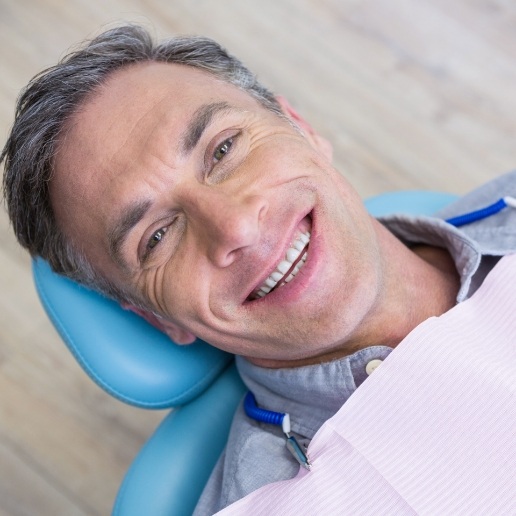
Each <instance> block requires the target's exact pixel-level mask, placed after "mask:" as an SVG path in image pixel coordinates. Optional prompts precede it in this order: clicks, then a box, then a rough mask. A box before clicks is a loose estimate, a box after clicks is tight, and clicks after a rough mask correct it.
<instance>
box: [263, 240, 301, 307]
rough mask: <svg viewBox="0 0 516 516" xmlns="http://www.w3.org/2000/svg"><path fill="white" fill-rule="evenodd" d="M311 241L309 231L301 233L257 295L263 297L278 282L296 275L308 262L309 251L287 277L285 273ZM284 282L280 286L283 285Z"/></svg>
mask: <svg viewBox="0 0 516 516" xmlns="http://www.w3.org/2000/svg"><path fill="white" fill-rule="evenodd" d="M309 242H310V233H309V232H308V231H307V232H306V233H300V234H299V236H298V237H297V238H296V240H295V241H294V242H293V243H292V246H291V247H289V249H287V252H286V253H285V259H284V260H282V261H281V262H280V263H279V264H278V265H277V266H276V270H275V271H274V272H273V273H272V274H271V275H270V276H269V277H268V278H267V279H266V280H265V282H264V284H263V285H262V286H261V287H260V289H259V290H258V291H257V292H256V295H257V296H259V297H263V296H265V295H267V294H268V293H269V292H270V291H271V290H272V289H273V288H274V287H276V285H278V283H279V282H280V281H281V280H283V281H284V282H285V283H289V282H290V281H292V280H293V279H294V277H295V275H296V274H297V273H298V272H299V270H300V269H301V267H303V265H304V264H305V262H306V258H307V256H308V253H307V252H304V253H303V256H302V257H301V260H299V261H298V263H297V264H296V266H295V267H294V269H293V270H292V271H291V273H290V274H289V275H288V277H287V278H285V277H284V276H285V274H286V273H287V272H288V271H289V270H290V268H291V267H292V264H293V263H294V262H295V261H296V260H297V259H298V258H299V256H300V255H301V253H302V251H303V250H304V249H305V247H306V244H308V243H309ZM281 285H282V284H280V285H279V286H280V287H281Z"/></svg>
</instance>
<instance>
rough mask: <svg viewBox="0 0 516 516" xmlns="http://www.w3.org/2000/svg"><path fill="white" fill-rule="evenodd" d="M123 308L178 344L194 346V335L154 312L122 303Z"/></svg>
mask: <svg viewBox="0 0 516 516" xmlns="http://www.w3.org/2000/svg"><path fill="white" fill-rule="evenodd" d="M121 306H122V308H124V309H125V310H129V311H130V312H134V313H135V314H137V315H139V316H140V317H143V318H144V319H145V320H146V321H147V322H148V323H149V324H151V325H152V326H154V327H155V328H157V329H158V330H160V331H162V332H163V333H165V334H166V335H168V336H169V337H170V338H171V339H172V340H173V341H174V342H175V343H176V344H192V342H194V341H195V340H196V338H197V337H196V336H195V335H194V334H193V333H190V332H189V331H187V330H185V329H183V328H181V327H180V326H178V325H177V324H175V323H173V322H170V321H167V320H166V319H163V318H161V317H158V316H157V315H155V314H153V313H152V312H149V311H147V310H143V309H142V308H138V307H136V306H134V305H131V304H129V303H122V304H121Z"/></svg>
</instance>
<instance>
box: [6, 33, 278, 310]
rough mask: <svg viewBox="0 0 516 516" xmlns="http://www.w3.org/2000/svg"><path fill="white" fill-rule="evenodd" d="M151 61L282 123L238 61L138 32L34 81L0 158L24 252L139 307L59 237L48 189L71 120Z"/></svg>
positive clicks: (107, 41) (192, 42)
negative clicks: (115, 78)
mask: <svg viewBox="0 0 516 516" xmlns="http://www.w3.org/2000/svg"><path fill="white" fill-rule="evenodd" d="M145 61H158V62H169V63H178V64H183V65H188V66H192V67H195V68H198V69H202V70H205V71H206V72H208V73H210V74H212V75H213V76H215V77H217V78H219V79H222V80H224V81H226V82H228V83H230V84H233V85H235V86H237V87H239V88H241V89H242V90H245V91H246V92H248V93H249V94H250V95H251V96H253V97H254V98H255V99H257V100H258V101H259V102H260V103H261V104H262V105H263V106H265V107H266V108H267V109H270V110H272V111H274V112H275V113H277V114H279V115H281V109H280V107H279V105H278V103H277V101H276V99H275V97H274V95H273V94H272V93H271V92H270V91H269V90H267V89H266V88H265V87H263V86H262V85H261V84H260V83H259V82H258V81H257V79H256V77H255V76H254V75H253V74H252V73H251V72H250V71H249V70H248V69H247V68H246V67H245V66H244V65H243V64H242V63H241V62H240V61H239V60H238V59H236V58H235V57H233V56H231V55H229V54H228V53H227V52H226V51H225V50H224V49H223V48H222V47H221V46H220V45H218V44H217V43H216V42H214V41H212V40H210V39H207V38H202V37H176V38H172V39H169V40H166V41H164V42H162V43H160V44H155V43H154V42H153V40H152V38H151V36H150V35H149V33H148V32H147V31H146V30H145V29H144V28H142V27H140V26H137V25H125V26H122V27H117V28H115V29H111V30H108V31H106V32H104V33H102V34H100V35H99V36H97V37H96V38H94V39H92V40H91V41H89V42H86V44H85V45H84V46H83V47H82V48H80V49H79V50H76V51H73V52H71V53H70V54H68V55H67V56H65V57H64V58H63V59H62V60H61V61H60V62H59V63H58V64H57V65H55V66H53V67H51V68H48V69H47V70H44V71H43V72H41V73H40V74H38V75H36V76H35V77H34V78H33V79H32V80H31V81H30V83H29V84H28V85H27V87H26V88H25V89H24V90H23V91H22V92H21V94H20V96H19V98H18V102H17V107H16V116H15V121H14V125H13V128H12V130H11V133H10V136H9V138H8V140H7V143H6V145H5V147H4V149H3V151H2V154H1V155H0V163H1V162H2V161H3V160H4V159H5V173H4V180H3V186H4V198H5V201H6V204H7V209H8V213H9V217H10V219H11V223H12V226H13V229H14V232H15V234H16V237H17V238H18V241H19V242H20V244H21V245H22V246H23V247H25V248H26V249H27V250H28V251H29V252H30V254H31V255H32V256H41V257H42V258H44V259H45V260H47V261H48V262H49V264H50V266H51V267H52V269H53V270H54V271H55V272H58V273H60V274H63V275H65V276H68V277H69V278H72V279H73V280H75V281H77V282H79V283H82V284H84V285H86V286H88V287H90V288H94V289H96V290H99V291H101V292H103V293H104V294H106V295H107V296H109V297H112V298H114V299H117V300H118V301H133V302H135V301H138V300H136V299H134V298H133V297H132V294H131V293H129V292H128V291H126V290H125V289H124V288H123V287H118V286H116V285H114V284H113V283H112V282H111V281H109V279H108V278H106V277H104V276H103V275H102V274H100V273H98V271H96V270H95V267H93V266H92V264H90V263H89V262H88V260H87V259H86V257H85V255H84V253H83V252H82V251H81V250H80V249H78V248H77V246H75V245H73V243H72V242H71V241H70V240H69V239H68V238H66V236H65V235H64V234H63V232H62V231H60V229H59V227H58V224H57V223H56V219H55V215H54V211H53V209H52V205H51V202H50V196H49V182H50V180H51V177H52V171H53V161H54V156H55V153H56V147H57V143H58V141H59V138H60V135H61V134H62V132H63V131H64V127H65V125H66V122H67V120H69V119H70V118H71V117H72V116H73V114H74V113H75V112H76V111H77V109H78V108H79V106H80V105H81V103H84V102H85V101H86V100H87V98H88V97H89V96H91V95H92V94H93V93H94V92H95V91H96V90H97V89H98V88H99V86H100V85H102V84H103V83H104V82H105V81H106V79H107V77H108V76H109V75H110V74H112V73H113V72H114V71H115V70H117V69H120V68H121V67H124V66H127V65H130V64H135V63H139V62H145Z"/></svg>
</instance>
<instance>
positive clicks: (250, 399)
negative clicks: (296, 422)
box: [244, 391, 312, 470]
mask: <svg viewBox="0 0 516 516" xmlns="http://www.w3.org/2000/svg"><path fill="white" fill-rule="evenodd" d="M244 410H245V413H246V414H247V416H248V417H250V418H251V419H254V420H256V421H260V422H262V423H268V424H271V425H278V426H281V429H282V430H283V433H284V434H285V437H286V439H287V442H286V445H287V449H288V451H289V452H290V453H291V454H292V456H293V457H294V459H296V460H297V462H299V464H301V466H303V467H304V468H306V469H308V470H310V469H311V468H312V464H311V463H310V461H309V460H308V457H307V456H306V453H305V452H304V451H303V449H302V448H301V446H300V445H299V443H298V442H297V439H296V438H295V437H294V436H293V435H290V415H289V414H288V413H282V412H274V411H272V410H265V409H262V408H260V407H258V405H257V404H256V398H255V397H254V394H253V393H252V392H251V391H249V392H248V393H247V395H246V397H245V399H244Z"/></svg>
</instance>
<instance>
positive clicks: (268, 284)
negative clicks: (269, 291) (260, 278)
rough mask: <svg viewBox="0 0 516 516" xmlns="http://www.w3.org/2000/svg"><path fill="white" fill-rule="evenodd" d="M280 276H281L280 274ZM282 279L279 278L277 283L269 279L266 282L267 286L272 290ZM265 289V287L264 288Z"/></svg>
mask: <svg viewBox="0 0 516 516" xmlns="http://www.w3.org/2000/svg"><path fill="white" fill-rule="evenodd" d="M278 275H279V274H278ZM280 279H281V278H278V279H277V280H276V281H274V280H273V279H272V278H270V277H269V278H267V279H266V280H265V284H266V285H267V286H268V287H269V288H272V287H274V286H276V283H278V281H279V280H280ZM262 288H263V287H262Z"/></svg>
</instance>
